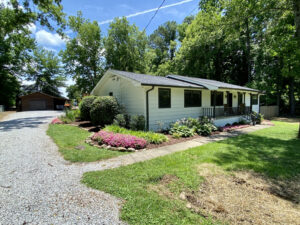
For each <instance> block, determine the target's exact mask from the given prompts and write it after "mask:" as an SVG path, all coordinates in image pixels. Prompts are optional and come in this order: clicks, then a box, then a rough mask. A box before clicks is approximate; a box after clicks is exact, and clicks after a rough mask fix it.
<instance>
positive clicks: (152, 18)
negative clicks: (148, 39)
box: [143, 0, 166, 31]
mask: <svg viewBox="0 0 300 225" xmlns="http://www.w3.org/2000/svg"><path fill="white" fill-rule="evenodd" d="M165 1H166V0H163V1H162V3H161V4H160V6H159V7H158V8H157V10H156V11H155V13H154V15H153V16H152V17H151V19H150V20H149V22H148V24H147V26H146V27H145V28H144V30H143V31H145V30H146V29H147V28H148V26H149V25H150V23H151V22H152V20H153V19H154V17H155V16H156V14H157V12H158V10H159V9H160V8H161V7H162V6H163V4H164V3H165Z"/></svg>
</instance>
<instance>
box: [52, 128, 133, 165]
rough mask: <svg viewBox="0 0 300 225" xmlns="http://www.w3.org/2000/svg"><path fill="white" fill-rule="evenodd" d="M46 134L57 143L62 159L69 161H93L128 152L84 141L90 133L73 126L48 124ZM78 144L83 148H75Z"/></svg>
mask: <svg viewBox="0 0 300 225" xmlns="http://www.w3.org/2000/svg"><path fill="white" fill-rule="evenodd" d="M47 134H48V135H49V136H50V137H51V138H52V139H53V140H54V142H55V143H56V144H57V146H58V147H59V151H60V153H61V154H62V155H63V156H64V159H66V160H69V161H71V162H93V161H98V160H102V159H108V158H112V157H115V156H118V155H122V154H128V153H127V152H118V151H110V150H107V149H99V148H96V147H93V146H90V145H88V144H86V143H84V141H85V139H86V138H87V137H88V136H89V135H90V134H91V133H89V132H88V131H85V130H82V129H80V128H78V127H75V126H70V125H58V124H55V125H54V124H50V125H49V129H48V131H47ZM78 145H82V146H84V147H85V149H84V150H78V149H75V147H76V146H78Z"/></svg>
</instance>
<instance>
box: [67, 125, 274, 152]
mask: <svg viewBox="0 0 300 225" xmlns="http://www.w3.org/2000/svg"><path fill="white" fill-rule="evenodd" d="M270 123H271V122H270V121H266V120H264V123H263V124H270ZM71 125H73V126H78V127H80V128H82V129H85V130H87V131H89V132H98V131H100V130H101V127H100V126H95V125H93V124H92V123H91V122H90V121H75V122H73V123H71ZM233 130H234V129H233ZM229 132H230V131H229ZM219 133H220V132H219V131H216V132H213V133H212V134H211V136H213V135H216V134H219ZM165 135H166V136H167V137H168V141H166V142H163V143H161V144H158V145H157V144H148V145H147V149H153V148H159V147H163V146H167V145H173V144H177V143H181V142H185V141H190V140H193V139H196V138H199V137H201V136H199V135H195V136H193V137H186V138H173V137H172V135H170V134H165Z"/></svg>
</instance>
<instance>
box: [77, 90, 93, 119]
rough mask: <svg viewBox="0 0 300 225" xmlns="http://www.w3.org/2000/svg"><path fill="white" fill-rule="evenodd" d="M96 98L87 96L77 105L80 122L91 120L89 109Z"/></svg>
mask: <svg viewBox="0 0 300 225" xmlns="http://www.w3.org/2000/svg"><path fill="white" fill-rule="evenodd" d="M96 98H97V97H96V96H87V97H84V98H83V99H82V101H81V102H80V104H79V110H80V118H81V119H82V120H91V116H90V112H91V107H92V104H93V102H94V100H95V99H96Z"/></svg>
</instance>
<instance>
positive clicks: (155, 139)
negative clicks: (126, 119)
mask: <svg viewBox="0 0 300 225" xmlns="http://www.w3.org/2000/svg"><path fill="white" fill-rule="evenodd" d="M104 130H105V131H110V132H114V133H120V134H130V135H133V136H136V137H140V138H144V139H145V140H147V142H148V143H151V144H161V143H163V142H165V141H167V140H168V138H167V137H166V136H165V135H163V134H158V133H154V132H152V131H148V132H145V131H133V130H128V129H125V128H123V127H119V126H116V125H111V126H106V127H105V128H104Z"/></svg>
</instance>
